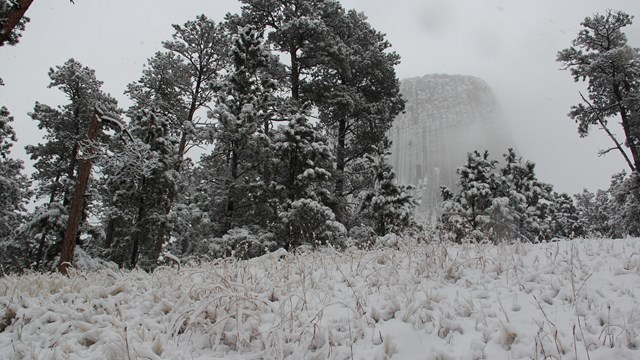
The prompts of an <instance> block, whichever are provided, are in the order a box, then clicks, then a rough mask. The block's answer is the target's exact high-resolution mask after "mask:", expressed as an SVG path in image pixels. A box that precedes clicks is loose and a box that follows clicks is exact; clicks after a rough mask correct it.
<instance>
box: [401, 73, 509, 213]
mask: <svg viewBox="0 0 640 360" xmlns="http://www.w3.org/2000/svg"><path fill="white" fill-rule="evenodd" d="M401 92H402V94H403V96H404V98H405V99H406V100H407V105H406V109H405V113H404V114H401V115H400V116H398V118H397V119H396V120H395V122H394V125H393V127H392V128H391V130H390V133H389V137H390V139H391V140H392V146H391V153H392V156H391V163H392V165H393V167H394V169H395V171H396V173H397V175H398V181H399V182H400V183H401V184H405V185H406V184H411V185H414V186H416V192H417V193H416V196H417V198H418V199H419V200H420V203H421V204H420V209H421V211H422V212H424V213H425V215H427V216H428V217H434V216H436V215H437V213H438V209H439V203H440V186H447V187H450V188H455V186H456V185H455V184H456V181H457V174H456V169H457V168H458V167H459V166H460V165H462V164H463V163H464V161H465V159H466V154H467V152H470V151H473V150H479V151H481V152H482V151H484V150H489V152H490V153H491V154H492V158H499V156H500V154H503V153H505V152H506V150H507V148H508V147H509V146H513V144H512V141H511V136H510V135H509V131H508V130H507V127H506V126H505V125H506V124H505V123H504V120H503V118H502V116H501V115H500V110H499V107H498V104H497V101H496V98H495V96H494V94H493V92H492V91H491V89H490V88H489V86H488V85H487V83H485V82H484V81H483V80H481V79H478V78H475V77H472V76H462V75H441V74H438V75H426V76H423V77H418V78H411V79H406V80H403V81H402V83H401Z"/></svg>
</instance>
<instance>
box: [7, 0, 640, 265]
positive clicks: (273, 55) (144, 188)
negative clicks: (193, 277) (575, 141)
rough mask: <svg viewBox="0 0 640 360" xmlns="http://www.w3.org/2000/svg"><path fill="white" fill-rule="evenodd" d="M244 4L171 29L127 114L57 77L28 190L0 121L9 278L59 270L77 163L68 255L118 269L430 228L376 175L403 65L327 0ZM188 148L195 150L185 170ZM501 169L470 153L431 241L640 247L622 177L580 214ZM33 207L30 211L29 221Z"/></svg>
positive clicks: (361, 21)
mask: <svg viewBox="0 0 640 360" xmlns="http://www.w3.org/2000/svg"><path fill="white" fill-rule="evenodd" d="M240 2H241V3H242V11H241V12H240V13H239V14H228V15H227V16H226V18H225V20H224V21H222V22H216V21H213V20H211V19H209V18H207V17H206V16H204V15H200V16H198V17H196V18H195V19H194V20H191V21H187V22H186V23H184V24H182V25H173V28H174V33H173V35H172V37H171V39H168V40H166V41H164V42H163V43H162V49H161V50H159V51H158V52H157V53H155V54H153V55H152V56H151V57H150V58H149V59H148V61H147V63H146V65H145V66H144V68H143V70H142V74H141V75H140V77H139V79H137V80H134V81H132V82H131V83H130V84H129V85H128V86H127V90H126V91H125V94H126V96H127V97H128V98H129V99H130V100H131V103H132V105H131V106H130V107H129V108H128V109H122V108H120V107H119V106H118V103H117V101H116V100H115V99H114V98H113V97H111V96H110V95H108V94H106V93H105V92H104V91H103V90H102V84H103V83H102V81H100V80H98V79H97V78H96V74H95V72H94V71H93V70H92V69H91V68H89V67H87V66H85V65H83V64H81V63H79V62H78V61H76V60H74V59H69V60H68V61H67V62H65V63H64V64H60V65H57V66H54V67H52V68H51V69H50V70H49V78H50V84H49V87H51V88H54V89H57V90H58V91H60V92H62V93H63V94H64V95H65V97H66V99H67V100H66V103H65V104H63V105H61V106H51V105H47V104H45V103H40V102H37V103H36V104H35V105H34V109H33V111H32V112H31V113H30V114H29V116H30V117H31V118H32V119H33V121H35V122H37V124H38V127H39V128H40V129H42V130H43V131H44V133H45V136H44V139H43V141H42V142H41V143H38V144H33V145H29V146H27V147H26V150H27V153H28V154H29V156H30V157H31V159H32V160H33V161H34V168H35V172H34V173H33V176H32V177H31V178H30V179H29V178H27V177H26V176H25V175H24V174H23V164H22V162H21V161H19V160H16V159H13V158H11V157H10V154H9V152H10V148H11V146H12V145H13V143H14V142H15V141H16V138H15V133H14V131H13V129H12V128H11V126H10V122H11V121H12V120H13V118H12V116H11V115H10V114H9V111H8V110H7V108H5V107H2V111H1V113H0V152H1V157H0V162H1V165H2V166H1V167H0V171H1V173H0V189H1V190H2V191H1V193H2V196H1V197H0V252H1V253H2V257H1V259H2V261H1V262H2V264H1V265H2V267H3V269H4V270H5V271H19V270H24V269H35V270H49V269H53V268H55V267H56V266H58V265H59V264H58V262H59V261H60V260H59V259H60V254H61V251H62V242H63V238H64V234H65V231H66V230H67V229H68V222H69V211H70V207H71V205H72V203H73V201H74V190H75V189H76V186H77V185H78V182H79V181H78V176H79V171H80V167H81V164H82V163H83V162H86V161H90V162H91V163H92V165H93V173H92V176H91V179H90V182H89V184H88V189H87V191H86V192H84V196H82V198H83V205H84V206H83V207H82V209H81V222H80V224H81V225H80V228H79V230H78V232H77V235H76V237H75V239H74V242H75V243H77V245H78V246H80V247H82V249H83V250H84V251H85V252H87V253H89V254H90V255H91V256H93V257H96V258H101V259H105V260H108V261H113V262H115V263H116V264H118V265H119V266H121V267H141V268H144V269H153V268H154V267H155V266H157V265H158V264H159V263H161V262H162V261H163V259H166V258H170V259H175V258H180V259H202V258H216V257H225V256H236V257H242V258H247V257H252V256H256V255H260V254H262V253H264V252H268V251H272V250H275V249H277V248H279V247H285V248H288V249H294V248H296V247H299V246H301V245H311V246H316V245H324V244H330V245H332V246H336V247H341V246H347V245H360V246H366V245H368V244H372V243H373V242H375V239H376V238H377V237H380V236H384V235H386V234H389V233H402V232H404V231H414V232H417V231H420V232H424V231H426V229H424V228H422V227H420V226H418V224H417V223H416V221H415V219H414V206H415V204H416V200H415V199H414V196H412V195H415V190H414V189H411V188H410V187H406V186H402V185H398V184H397V183H396V181H395V175H394V173H393V170H392V169H391V167H390V165H389V164H388V162H387V161H386V158H387V156H388V149H389V146H390V143H389V140H388V138H387V135H386V134H387V131H388V130H389V128H390V127H391V125H392V122H393V120H394V118H395V117H396V116H397V115H398V114H399V113H400V112H402V111H403V109H404V100H403V99H402V97H401V95H400V93H399V80H398V78H397V76H396V73H395V70H394V68H395V66H396V65H397V64H398V63H399V61H400V57H399V55H398V54H396V53H395V52H393V51H392V50H391V44H390V43H389V42H388V41H387V40H386V38H385V36H384V35H383V34H382V33H381V32H379V31H378V30H376V29H374V28H372V27H371V25H370V24H369V23H368V22H367V18H366V16H365V15H364V14H362V13H360V12H357V11H355V10H345V9H344V8H343V7H342V6H341V5H340V3H339V2H338V1H335V0H320V1H311V0H303V1H288V0H286V1H273V0H240ZM6 4H8V3H7V2H6V1H4V2H3V5H2V7H1V8H0V12H1V11H5V10H6V9H5V8H6V6H8V5H6ZM603 21H604V20H603ZM622 26H624V25H622ZM622 26H620V28H621V27H622ZM620 28H618V29H617V31H618V32H620V34H622V33H621V31H620ZM622 36H623V37H624V34H622ZM18 38H19V36H17V35H16V36H13V37H12V39H14V40H13V43H15V42H17V41H18ZM621 46H627V45H626V38H624V42H623V43H621ZM627 47H628V46H627ZM625 49H626V48H625ZM634 51H635V52H634V53H633V56H632V59H631V62H632V63H633V61H635V62H636V63H635V65H633V66H635V67H636V69H637V68H638V66H639V65H638V64H637V59H638V55H637V50H634ZM577 53H578V52H576V54H577ZM567 56H569V55H567ZM634 59H635V60H634ZM567 61H568V62H569V64H568V65H567V66H568V67H569V66H571V65H572V64H573V60H567ZM638 74H640V71H638V72H636V73H631V72H630V73H629V77H630V78H631V77H633V76H635V78H633V79H634V80H633V81H635V82H633V83H629V84H630V87H628V89H627V88H625V87H624V86H623V87H622V90H623V95H625V94H626V93H625V91H626V92H627V93H630V94H637V93H638V81H637V77H638V76H640V75H638ZM575 76H577V77H581V75H579V74H578V75H575ZM585 76H586V77H588V76H589V75H585ZM583 79H584V77H583ZM623 85H624V84H623ZM625 89H626V90H625ZM627 90H628V91H627ZM634 91H635V92H634ZM636 99H637V98H636ZM628 104H629V106H628V108H627V109H626V113H625V114H626V116H627V117H629V118H631V119H637V115H636V114H637V113H639V112H640V111H638V109H637V103H636V104H635V105H633V104H634V103H632V102H629V103H628ZM593 106H594V107H598V106H608V105H607V104H606V103H605V101H604V100H602V99H601V100H600V101H599V102H596V103H595V105H593ZM633 106H635V107H633ZM594 107H592V109H593V108H594ZM608 109H609V110H611V109H610V108H608ZM579 111H583V112H588V109H585V108H584V106H583V108H582V110H581V109H580V108H578V109H577V110H575V112H576V115H575V116H576V117H580V116H585V117H586V118H588V121H591V122H593V121H595V120H594V116H595V115H593V113H592V115H591V117H588V115H584V114H583V113H580V112H579ZM598 114H600V113H598ZM611 114H612V113H611V111H610V113H609V114H608V115H611ZM92 120H97V121H98V122H99V123H100V125H101V131H100V134H99V135H98V137H97V140H96V141H88V140H87V134H88V133H89V128H90V126H91V123H92ZM634 121H635V120H634ZM633 126H636V128H634V129H636V130H637V124H636V125H633ZM627 144H631V145H628V146H631V147H633V146H637V143H636V145H634V143H633V142H631V143H627ZM194 148H199V149H201V151H202V152H204V155H202V157H201V158H200V159H199V161H196V162H194V160H193V159H192V158H191V157H190V156H189V155H190V152H191V151H193V149H194ZM622 152H624V151H622ZM505 162H506V164H505V165H504V167H502V168H498V167H497V162H495V161H493V160H490V159H489V158H488V154H487V153H484V154H481V153H479V152H474V153H470V154H469V156H468V159H467V163H466V164H465V165H463V166H462V167H461V168H460V169H459V170H458V174H459V175H460V180H459V184H458V185H459V189H458V190H459V191H456V192H454V191H452V190H449V189H443V198H444V200H445V201H444V207H443V216H442V218H441V219H440V221H439V224H438V226H437V230H436V233H438V234H440V235H441V236H444V237H447V238H452V239H455V240H458V241H462V240H465V239H474V240H489V241H499V240H503V239H516V238H520V239H524V240H528V241H539V240H544V239H552V238H554V237H575V236H586V235H593V234H600V235H603V236H614V235H615V236H620V235H627V234H637V233H638V229H637V227H638V226H637V224H638V222H637V221H636V220H635V219H637V216H638V211H637V209H638V205H637V204H638V201H637V197H635V196H631V195H629V194H631V193H634V194H635V193H637V191H632V190H629V189H631V188H633V187H634V184H635V183H634V181H636V180H631V179H635V177H634V176H632V177H625V175H618V176H616V177H615V178H614V183H613V184H612V187H611V189H610V190H609V191H606V192H602V193H601V192H599V193H598V194H596V195H594V194H591V193H588V192H586V191H585V193H582V194H579V195H577V196H576V197H575V199H576V200H577V201H574V199H573V198H572V197H571V196H569V195H566V194H557V193H555V192H553V189H552V187H551V185H548V184H544V183H541V182H540V181H538V180H537V178H536V176H535V172H534V165H533V163H531V162H528V161H523V160H522V159H520V158H518V157H517V156H516V155H515V153H514V152H513V151H512V150H509V151H508V153H507V154H506V155H505ZM632 170H633V174H635V168H632ZM635 188H637V186H636V187H635ZM32 198H35V199H37V206H36V207H35V209H34V210H33V211H27V209H26V207H25V206H26V204H27V203H28V202H29V201H30V200H31V199H32ZM418 198H419V196H418ZM620 209H625V211H626V213H623V212H621V211H620ZM602 211H604V212H606V216H604V215H602V214H601V213H599V212H602ZM624 214H627V215H624ZM634 221H635V222H634ZM610 234H611V235H610Z"/></svg>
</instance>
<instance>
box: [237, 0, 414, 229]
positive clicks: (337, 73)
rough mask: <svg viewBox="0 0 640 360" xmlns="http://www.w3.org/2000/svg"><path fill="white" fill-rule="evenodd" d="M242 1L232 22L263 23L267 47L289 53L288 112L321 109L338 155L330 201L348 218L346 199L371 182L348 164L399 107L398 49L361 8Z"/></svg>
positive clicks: (375, 141)
mask: <svg viewBox="0 0 640 360" xmlns="http://www.w3.org/2000/svg"><path fill="white" fill-rule="evenodd" d="M241 2H242V3H243V6H242V14H241V16H239V17H232V18H231V20H232V22H238V23H242V24H255V25H257V26H259V27H260V28H261V29H264V30H265V31H267V33H268V42H269V44H270V45H271V46H272V48H273V49H274V50H275V51H276V52H279V53H282V54H284V56H286V59H287V63H288V64H287V67H286V75H287V78H288V80H289V83H288V90H289V93H290V99H289V101H288V103H289V104H290V107H291V108H293V109H294V111H293V112H289V113H294V112H295V110H297V109H299V108H300V106H302V105H303V104H305V105H310V106H312V107H314V110H316V111H318V113H319V115H320V121H321V122H322V124H323V127H324V129H323V131H325V135H326V136H327V139H328V141H329V144H330V145H331V149H332V153H333V155H334V159H335V160H334V161H335V163H336V164H335V167H334V170H333V171H332V172H333V173H334V176H333V182H334V183H333V186H332V191H333V192H334V193H335V195H336V196H335V198H336V199H338V201H340V202H341V203H340V204H337V205H336V206H334V209H335V210H336V211H337V215H339V216H338V218H339V220H340V221H342V222H343V223H345V224H347V223H352V222H353V221H350V219H349V217H354V216H356V214H354V213H355V212H357V207H355V208H353V209H349V208H348V207H349V206H348V204H347V203H346V202H345V200H346V199H347V198H348V197H350V196H355V195H356V193H357V192H359V191H360V190H362V189H360V188H358V186H360V185H367V186H372V184H370V183H363V182H361V181H360V176H359V174H354V173H355V172H357V170H354V169H353V167H357V166H358V165H359V164H357V163H358V162H359V161H360V159H362V157H363V155H364V154H365V153H367V152H368V151H369V149H370V147H371V145H375V146H378V147H379V146H382V144H383V139H384V138H385V137H386V131H387V130H388V129H389V127H390V126H391V123H392V121H393V119H394V118H395V116H396V115H397V114H398V113H399V112H401V111H402V109H403V107H404V102H403V101H402V99H401V97H400V95H399V82H398V79H397V78H396V75H395V70H394V66H395V65H396V64H397V63H398V62H399V57H398V55H397V54H396V53H394V52H391V51H389V48H390V44H389V43H388V42H387V40H386V39H385V36H384V35H383V34H382V33H380V32H378V31H376V30H375V29H373V28H372V27H371V26H370V24H369V23H368V22H367V21H366V20H367V19H366V17H365V16H364V15H363V14H362V13H358V12H356V11H348V12H347V11H345V9H344V8H343V7H342V6H341V4H340V3H339V2H338V1H336V0H319V1H318V0H304V1H293V0H285V1H272V0H242V1H241ZM284 117H285V118H286V117H287V115H286V113H285V116H284ZM349 210H353V211H349ZM350 212H353V213H350Z"/></svg>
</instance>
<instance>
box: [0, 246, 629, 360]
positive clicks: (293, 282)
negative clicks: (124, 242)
mask: <svg viewBox="0 0 640 360" xmlns="http://www.w3.org/2000/svg"><path fill="white" fill-rule="evenodd" d="M634 253H640V244H639V243H638V241H637V240H635V239H628V240H576V241H574V242H565V241H560V242H555V243H549V244H527V243H514V244H500V245H493V244H473V243H468V244H456V245H452V244H448V243H438V242H431V243H424V242H421V241H414V240H412V239H406V238H405V239H398V242H397V245H396V247H395V248H377V249H371V250H362V249H358V248H355V247H351V248H348V249H347V250H345V251H337V250H335V249H332V248H330V247H324V248H312V247H309V248H306V249H304V248H303V249H300V250H299V251H296V253H286V251H284V250H279V251H276V252H274V253H271V254H267V255H265V256H261V257H258V258H254V259H251V260H237V259H221V260H216V261H213V262H205V263H202V264H199V265H194V264H186V265H185V266H182V267H181V268H180V269H178V268H174V267H159V268H158V269H156V270H155V271H154V272H152V273H148V272H144V271H140V270H133V271H121V270H117V269H110V268H102V269H100V270H97V271H81V270H75V271H72V272H71V276H70V277H64V276H61V275H59V274H55V273H54V274H36V273H27V274H24V275H22V276H15V275H11V276H5V277H3V278H0V358H20V357H26V358H36V359H38V358H39V359H45V358H55V357H62V358H71V359H86V358H95V359H98V358H113V359H122V358H124V359H127V358H132V359H133V358H149V359H160V358H172V359H191V358H194V359H206V358H237V359H250V358H265V359H327V358H328V359H350V358H352V357H353V358H354V359H389V358H391V359H411V358H425V357H426V358H428V359H435V358H450V359H461V358H464V359H467V358H468V359H482V358H486V359H492V358H508V357H510V358H514V359H521V358H525V359H529V358H540V359H542V358H571V357H573V358H576V357H577V358H580V359H582V358H587V354H589V355H590V356H591V358H593V359H595V358H596V357H595V356H594V354H595V353H597V354H599V356H600V358H607V357H608V358H623V357H626V358H634V357H636V355H637V351H640V350H638V345H639V341H640V340H639V339H640V338H639V334H640V316H639V315H638V314H640V305H638V302H637V300H638V296H639V294H638V291H640V290H639V289H640V278H639V277H638V273H639V272H638V270H637V266H635V263H634V261H635V260H634V258H635V256H630V255H631V254H634ZM574 353H577V356H576V355H575V354H574Z"/></svg>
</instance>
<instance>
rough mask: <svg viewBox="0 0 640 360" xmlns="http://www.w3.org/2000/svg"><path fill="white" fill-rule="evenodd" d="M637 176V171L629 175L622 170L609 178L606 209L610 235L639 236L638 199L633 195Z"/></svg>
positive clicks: (636, 191) (639, 181)
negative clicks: (608, 197)
mask: <svg viewBox="0 0 640 360" xmlns="http://www.w3.org/2000/svg"><path fill="white" fill-rule="evenodd" d="M638 176H639V175H638V173H637V172H633V173H632V174H631V175H630V176H629V175H627V174H626V173H625V172H622V173H618V174H614V175H613V176H612V178H611V186H610V187H609V193H610V196H611V198H610V201H609V206H608V210H609V221H610V226H611V232H610V236H612V237H616V238H620V237H626V236H640V200H639V198H638V197H637V196H635V195H634V194H637V193H638V189H637V188H636V187H637V186H638V184H640V180H639V179H637V178H636V177H638Z"/></svg>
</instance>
